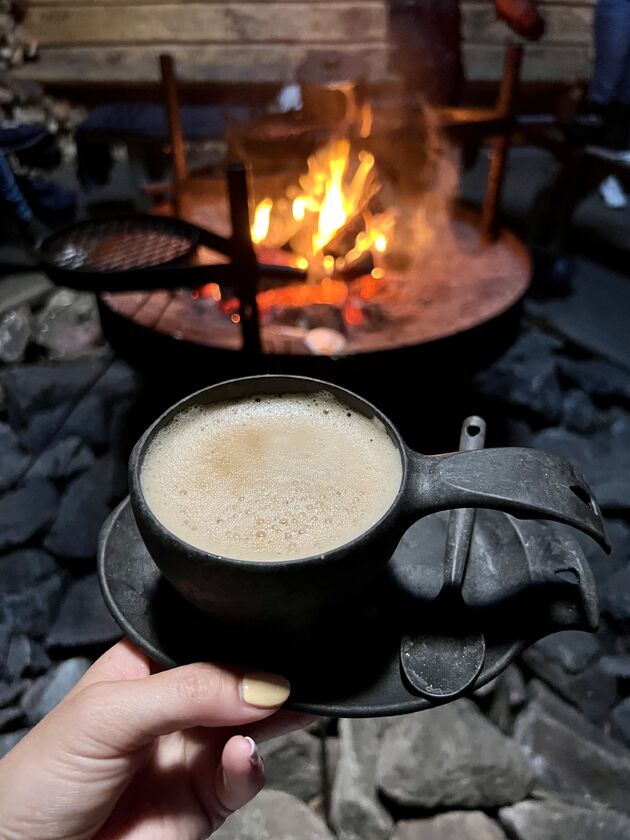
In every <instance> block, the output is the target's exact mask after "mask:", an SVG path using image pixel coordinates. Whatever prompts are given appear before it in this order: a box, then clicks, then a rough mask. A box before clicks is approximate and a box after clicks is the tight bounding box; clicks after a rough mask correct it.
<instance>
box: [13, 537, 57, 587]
mask: <svg viewBox="0 0 630 840" xmlns="http://www.w3.org/2000/svg"><path fill="white" fill-rule="evenodd" d="M56 572H57V563H56V562H55V560H54V558H52V557H51V556H50V554H46V552H45V551H40V550H39V549H36V548H26V549H20V550H18V551H12V552H11V553H10V554H4V555H3V556H2V557H0V580H1V581H2V593H3V594H5V595H8V594H15V593H20V592H22V591H23V590H24V589H27V588H29V587H31V586H36V585H38V584H39V583H41V581H42V580H44V578H47V577H50V576H51V575H54V574H55V573H56Z"/></svg>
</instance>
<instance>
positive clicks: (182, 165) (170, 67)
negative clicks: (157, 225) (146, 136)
mask: <svg viewBox="0 0 630 840" xmlns="http://www.w3.org/2000/svg"><path fill="white" fill-rule="evenodd" d="M160 72H161V75H162V92H163V94H164V102H165V104H166V115H167V118H168V131H169V139H170V145H171V161H172V164H173V180H174V185H173V187H174V188H173V192H174V205H175V214H176V215H177V216H180V215H181V211H182V203H181V187H182V184H183V183H184V181H185V180H186V178H187V177H188V165H187V163H186V150H185V147H184V132H183V131H182V119H181V114H180V112H179V98H178V96H177V79H176V76H175V62H174V61H173V56H171V55H167V54H162V55H160Z"/></svg>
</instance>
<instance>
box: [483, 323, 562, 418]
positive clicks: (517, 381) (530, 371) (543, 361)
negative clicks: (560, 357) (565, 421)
mask: <svg viewBox="0 0 630 840" xmlns="http://www.w3.org/2000/svg"><path fill="white" fill-rule="evenodd" d="M561 347H562V342H561V341H558V339H555V338H552V337H551V336H548V335H544V334H543V333H540V332H537V331H534V330H531V331H529V332H526V333H524V334H523V335H522V336H521V337H520V338H519V339H518V340H517V341H516V342H515V344H513V345H512V347H510V349H509V350H508V352H507V353H505V354H504V355H503V356H502V357H501V358H500V359H499V360H498V361H497V362H495V363H494V364H493V365H492V366H491V367H490V368H488V369H487V370H485V371H482V372H481V373H479V374H477V376H476V377H475V386H476V388H477V389H478V390H479V391H480V392H481V394H483V395H484V396H486V397H491V398H493V399H496V400H499V401H500V402H503V403H509V404H510V405H511V406H518V407H519V408H523V409H525V410H527V411H533V412H534V413H536V414H538V415H541V416H542V417H544V418H545V419H546V420H548V421H549V422H551V423H554V422H556V421H557V420H558V419H559V418H560V414H561V411H562V390H561V388H560V382H559V379H558V373H557V365H558V362H557V358H556V356H555V352H556V351H557V350H559V349H560V348H561Z"/></svg>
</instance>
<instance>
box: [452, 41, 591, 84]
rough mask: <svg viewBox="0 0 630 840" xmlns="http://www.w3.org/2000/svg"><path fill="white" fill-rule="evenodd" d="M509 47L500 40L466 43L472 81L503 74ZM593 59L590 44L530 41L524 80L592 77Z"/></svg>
mask: <svg viewBox="0 0 630 840" xmlns="http://www.w3.org/2000/svg"><path fill="white" fill-rule="evenodd" d="M504 58H505V49H504V48H503V47H500V46H498V45H496V44H492V45H481V44H466V45H465V46H464V66H465V70H466V76H467V78H469V79H470V80H472V81H482V80H484V81H485V80H493V79H498V78H499V77H500V76H501V72H502V69H503V61H504ZM591 69H592V59H591V50H590V48H589V47H588V46H579V45H571V46H565V45H559V46H556V47H550V46H547V47H545V46H543V45H540V44H535V45H530V46H528V47H527V49H526V50H525V58H524V61H523V71H522V79H523V81H526V82H527V81H530V82H533V81H566V82H573V81H579V80H582V79H588V78H590V75H591Z"/></svg>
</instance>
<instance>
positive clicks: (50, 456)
mask: <svg viewBox="0 0 630 840" xmlns="http://www.w3.org/2000/svg"><path fill="white" fill-rule="evenodd" d="M93 463H94V455H93V453H92V451H91V450H90V449H88V447H87V446H86V445H85V444H84V443H83V441H82V440H81V438H79V437H76V436H70V437H67V438H63V440H60V441H59V442H58V443H55V444H53V445H52V446H51V447H50V449H46V450H45V451H44V452H42V454H41V455H40V456H39V457H38V458H37V459H36V460H35V462H34V463H33V466H32V467H31V468H30V470H29V471H28V477H29V478H49V479H52V480H57V481H58V480H60V479H66V478H72V476H74V475H76V474H77V473H80V472H83V471H84V470H86V469H88V467H91V466H92V464H93Z"/></svg>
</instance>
